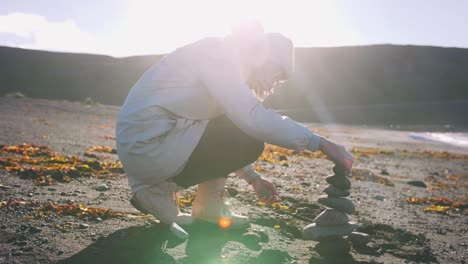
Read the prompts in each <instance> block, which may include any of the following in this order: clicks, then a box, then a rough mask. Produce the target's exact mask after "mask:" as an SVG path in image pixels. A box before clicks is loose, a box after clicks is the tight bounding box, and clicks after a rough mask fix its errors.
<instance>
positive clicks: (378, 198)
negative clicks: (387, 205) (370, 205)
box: [374, 194, 385, 201]
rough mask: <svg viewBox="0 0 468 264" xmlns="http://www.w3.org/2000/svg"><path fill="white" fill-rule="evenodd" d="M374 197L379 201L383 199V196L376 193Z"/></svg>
mask: <svg viewBox="0 0 468 264" xmlns="http://www.w3.org/2000/svg"><path fill="white" fill-rule="evenodd" d="M374 199H376V200H379V201H383V200H385V196H384V195H380V194H378V195H376V196H374Z"/></svg>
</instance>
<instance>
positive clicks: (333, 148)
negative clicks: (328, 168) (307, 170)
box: [319, 137, 354, 172]
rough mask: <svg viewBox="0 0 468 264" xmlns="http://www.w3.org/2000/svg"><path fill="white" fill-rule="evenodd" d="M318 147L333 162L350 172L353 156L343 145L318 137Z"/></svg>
mask: <svg viewBox="0 0 468 264" xmlns="http://www.w3.org/2000/svg"><path fill="white" fill-rule="evenodd" d="M319 149H320V150H321V151H322V152H323V153H324V154H325V155H327V157H328V158H329V159H330V160H331V161H333V163H335V164H336V165H338V166H342V167H343V168H345V170H347V171H348V172H351V169H352V167H353V161H354V158H353V156H352V155H351V154H350V153H349V152H348V151H346V149H345V148H344V147H343V146H341V145H338V144H336V143H333V142H331V141H329V140H327V139H325V138H323V137H322V138H320V144H319Z"/></svg>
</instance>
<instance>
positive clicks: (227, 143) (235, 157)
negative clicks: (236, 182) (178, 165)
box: [172, 116, 265, 187]
mask: <svg viewBox="0 0 468 264" xmlns="http://www.w3.org/2000/svg"><path fill="white" fill-rule="evenodd" d="M264 147H265V144H264V142H262V141H259V140H257V139H254V138H252V137H250V136H248V135H247V134H245V133H244V132H243V131H242V130H240V129H239V128H237V126H236V125H234V124H233V123H232V121H231V120H230V119H229V118H227V117H226V116H221V117H217V118H215V119H213V120H211V121H210V122H209V123H208V125H207V127H206V129H205V132H204V133H203V135H202V137H201V139H200V141H199V142H198V145H197V147H196V148H195V150H194V151H193V153H192V155H191V156H190V158H189V160H188V162H187V164H186V166H185V168H184V169H183V170H182V171H181V172H180V173H179V174H178V175H177V176H175V177H173V179H172V180H173V181H174V182H175V183H176V184H177V185H179V186H182V187H190V186H193V185H196V184H199V183H202V182H205V181H208V180H211V179H215V178H220V177H226V176H227V175H228V174H229V173H232V172H234V171H236V170H238V169H241V168H243V167H245V166H247V165H249V164H251V163H253V162H255V161H256V160H257V159H258V157H260V155H261V154H262V152H263V149H264Z"/></svg>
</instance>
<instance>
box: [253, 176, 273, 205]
mask: <svg viewBox="0 0 468 264" xmlns="http://www.w3.org/2000/svg"><path fill="white" fill-rule="evenodd" d="M251 184H252V187H253V189H254V191H255V193H256V194H257V197H258V199H259V200H260V202H263V203H275V202H278V201H279V198H278V192H276V188H275V185H273V183H271V182H270V181H269V180H267V179H263V178H258V179H255V180H253V181H252V182H251Z"/></svg>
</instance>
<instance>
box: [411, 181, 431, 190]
mask: <svg viewBox="0 0 468 264" xmlns="http://www.w3.org/2000/svg"><path fill="white" fill-rule="evenodd" d="M406 183H407V184H409V185H413V186H416V187H423V188H427V185H426V184H425V183H424V182H423V181H408V182H406Z"/></svg>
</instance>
